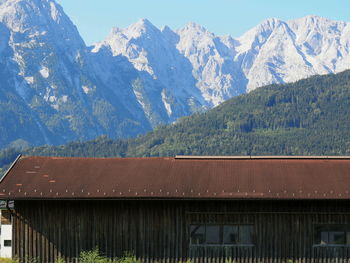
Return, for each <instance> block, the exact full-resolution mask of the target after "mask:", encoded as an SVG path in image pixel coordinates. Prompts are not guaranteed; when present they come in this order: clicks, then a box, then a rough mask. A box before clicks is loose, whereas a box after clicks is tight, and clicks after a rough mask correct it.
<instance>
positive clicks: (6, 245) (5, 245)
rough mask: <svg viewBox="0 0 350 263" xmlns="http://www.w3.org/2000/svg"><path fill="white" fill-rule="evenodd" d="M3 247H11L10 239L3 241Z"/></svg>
mask: <svg viewBox="0 0 350 263" xmlns="http://www.w3.org/2000/svg"><path fill="white" fill-rule="evenodd" d="M7 242H9V243H10V245H8V244H6V243H7ZM3 245H4V247H12V239H4V244H3Z"/></svg>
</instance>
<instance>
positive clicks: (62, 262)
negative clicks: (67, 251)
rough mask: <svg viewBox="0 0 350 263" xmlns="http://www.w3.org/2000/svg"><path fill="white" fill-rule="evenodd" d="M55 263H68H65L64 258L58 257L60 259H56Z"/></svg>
mask: <svg viewBox="0 0 350 263" xmlns="http://www.w3.org/2000/svg"><path fill="white" fill-rule="evenodd" d="M55 263H66V261H65V260H64V259H63V258H61V257H58V258H57V259H56V261H55Z"/></svg>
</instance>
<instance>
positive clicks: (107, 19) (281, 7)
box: [57, 0, 350, 44]
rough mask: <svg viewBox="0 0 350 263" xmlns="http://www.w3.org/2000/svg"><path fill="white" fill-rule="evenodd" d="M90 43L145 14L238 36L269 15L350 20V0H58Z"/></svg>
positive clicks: (176, 25) (172, 23)
mask: <svg viewBox="0 0 350 263" xmlns="http://www.w3.org/2000/svg"><path fill="white" fill-rule="evenodd" d="M57 2H58V3H60V4H61V5H62V7H63V9H64V10H65V12H66V13H67V14H68V15H69V17H70V18H71V19H72V20H73V22H74V24H75V25H76V26H77V27H78V29H79V31H80V33H81V35H82V37H83V38H84V40H85V41H86V43H87V44H91V43H94V42H97V41H100V40H102V39H104V38H105V37H106V35H107V34H108V33H109V31H110V30H111V28H112V27H113V26H117V27H121V28H124V27H127V26H128V25H130V24H132V23H135V22H136V21H137V20H139V19H140V18H147V19H149V20H150V21H151V22H152V23H153V24H154V25H156V26H157V27H162V26H164V25H168V26H170V27H171V28H172V29H177V28H180V27H182V26H183V25H184V24H186V23H187V22H189V21H192V22H195V23H198V24H201V25H203V26H204V27H206V28H207V29H208V30H209V31H211V32H213V33H215V34H217V35H226V34H230V35H232V36H233V37H238V36H240V35H241V34H242V33H244V32H245V31H247V30H248V29H250V28H252V27H253V26H255V25H256V24H258V23H259V22H261V21H262V20H264V19H266V18H271V17H274V18H279V19H282V20H289V19H293V18H299V17H303V16H306V15H311V14H312V15H319V16H323V17H327V18H330V19H334V20H342V21H350V0H57Z"/></svg>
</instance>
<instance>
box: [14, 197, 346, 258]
mask: <svg viewBox="0 0 350 263" xmlns="http://www.w3.org/2000/svg"><path fill="white" fill-rule="evenodd" d="M13 223H14V224H13V225H14V231H13V241H14V242H13V255H15V256H17V257H19V258H21V259H22V261H25V259H26V258H37V259H38V262H43V263H48V262H54V261H55V259H56V258H57V257H58V256H61V257H63V258H65V259H66V260H67V261H69V262H76V258H77V256H78V255H79V253H80V251H82V250H90V249H93V248H95V247H98V248H99V249H100V251H102V252H103V253H104V254H105V255H107V256H109V257H111V258H113V257H116V256H121V255H123V254H124V253H125V252H131V253H134V254H136V256H137V257H138V258H139V259H141V261H143V262H147V263H148V262H152V263H153V262H164V263H172V262H174V263H175V262H179V261H183V260H185V259H186V258H192V259H193V261H194V262H208V263H210V262H216V263H221V262H222V263H224V262H225V260H226V259H232V260H234V261H236V262H244V263H245V262H246V263H260V262H267V263H277V262H281V263H282V262H286V263H287V262H289V261H290V260H293V262H295V261H298V262H310V263H314V262H315V263H317V262H320V263H321V262H324V263H328V262H329V263H331V262H332V263H333V262H334V263H335V262H337V263H338V262H339V263H342V262H344V263H345V262H349V259H350V248H349V247H331V248H330V247H328V248H327V247H319V246H314V225H315V224H337V223H338V224H350V206H349V202H347V201H311V200H310V201H273V200H270V201H247V200H246V201H170V200H167V201H166V200H163V201H125V200H124V201H106V200H105V201H88V200H86V201H64V200H61V201H16V202H15V216H14V220H13ZM196 223H203V224H204V223H214V224H252V225H253V226H254V229H255V237H256V238H255V243H254V246H250V247H246V246H226V247H217V246H210V247H208V246H190V245H189V225H190V224H196Z"/></svg>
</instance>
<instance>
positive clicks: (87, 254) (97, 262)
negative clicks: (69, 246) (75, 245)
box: [79, 248, 111, 263]
mask: <svg viewBox="0 0 350 263" xmlns="http://www.w3.org/2000/svg"><path fill="white" fill-rule="evenodd" d="M110 262H111V260H110V259H108V258H106V257H104V256H101V255H100V251H99V250H98V248H95V249H94V250H91V251H82V252H81V253H80V257H79V263H110Z"/></svg>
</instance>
